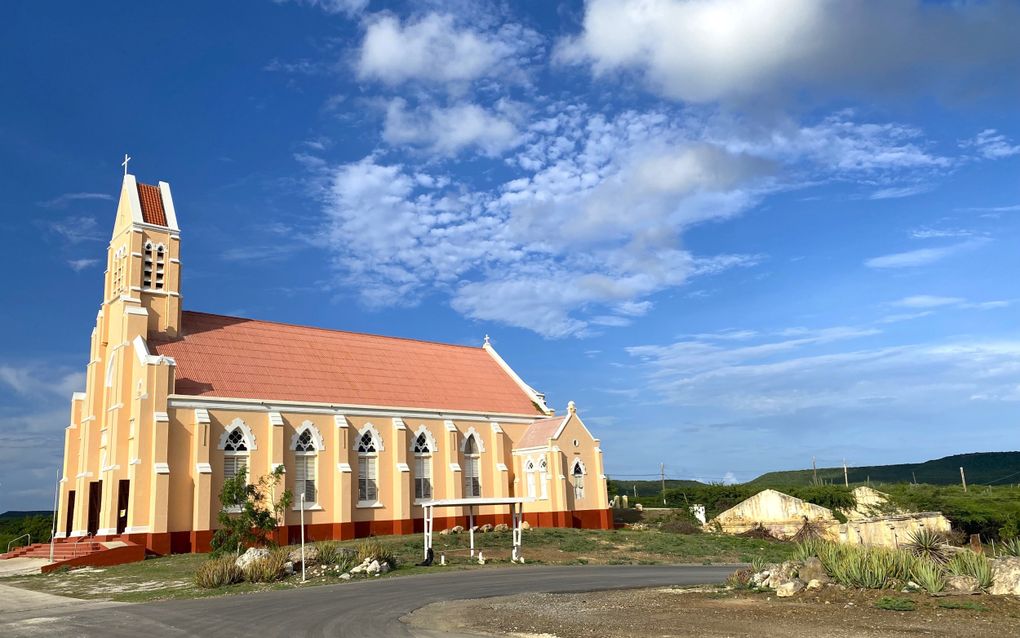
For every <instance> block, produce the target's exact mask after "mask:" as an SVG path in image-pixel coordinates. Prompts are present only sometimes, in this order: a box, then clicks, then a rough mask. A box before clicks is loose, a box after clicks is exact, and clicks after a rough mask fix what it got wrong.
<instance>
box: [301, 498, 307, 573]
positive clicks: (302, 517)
mask: <svg viewBox="0 0 1020 638" xmlns="http://www.w3.org/2000/svg"><path fill="white" fill-rule="evenodd" d="M301 582H302V583H305V582H308V581H307V579H306V578H305V493H304V492H301Z"/></svg>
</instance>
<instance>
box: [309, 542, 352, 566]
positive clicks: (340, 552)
mask: <svg viewBox="0 0 1020 638" xmlns="http://www.w3.org/2000/svg"><path fill="white" fill-rule="evenodd" d="M315 548H316V549H317V550H319V563H320V564H322V565H337V566H339V567H340V569H341V571H347V570H349V569H350V568H351V567H354V558H355V553H354V551H353V550H351V549H348V548H346V547H343V546H341V545H340V543H338V542H336V541H322V542H321V543H316V544H315Z"/></svg>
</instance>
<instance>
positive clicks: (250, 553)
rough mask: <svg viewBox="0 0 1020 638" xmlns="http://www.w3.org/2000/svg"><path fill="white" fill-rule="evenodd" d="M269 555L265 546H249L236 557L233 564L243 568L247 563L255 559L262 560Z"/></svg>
mask: <svg viewBox="0 0 1020 638" xmlns="http://www.w3.org/2000/svg"><path fill="white" fill-rule="evenodd" d="M268 556H269V550H268V549H266V548H265V547H249V548H248V549H247V550H246V551H245V552H244V553H243V554H241V555H240V556H238V557H237V560H236V561H234V564H235V565H237V566H238V567H240V568H241V569H244V568H245V567H247V566H248V565H250V564H252V563H254V562H255V561H257V560H262V559H263V558H266V557H268Z"/></svg>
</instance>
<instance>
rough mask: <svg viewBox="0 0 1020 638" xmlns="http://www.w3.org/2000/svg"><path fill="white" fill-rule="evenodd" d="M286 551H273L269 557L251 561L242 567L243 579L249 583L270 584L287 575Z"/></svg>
mask: <svg viewBox="0 0 1020 638" xmlns="http://www.w3.org/2000/svg"><path fill="white" fill-rule="evenodd" d="M287 554H288V552H287V550H285V549H274V550H272V551H270V552H269V555H268V556H266V557H264V558H260V559H258V560H253V561H252V562H250V563H248V564H247V565H245V567H244V578H245V580H247V581H248V582H250V583H272V582H274V581H277V580H280V579H281V578H283V577H284V576H286V575H287V568H286V565H285V563H286V562H287Z"/></svg>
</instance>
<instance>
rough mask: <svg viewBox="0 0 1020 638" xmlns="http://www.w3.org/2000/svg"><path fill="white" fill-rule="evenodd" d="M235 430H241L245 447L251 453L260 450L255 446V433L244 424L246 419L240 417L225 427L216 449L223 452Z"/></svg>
mask: <svg viewBox="0 0 1020 638" xmlns="http://www.w3.org/2000/svg"><path fill="white" fill-rule="evenodd" d="M235 428H240V429H241V436H243V437H244V446H245V447H246V448H248V451H249V452H254V451H255V450H257V449H258V447H257V446H256V444H255V433H254V432H252V431H251V428H250V427H248V424H247V423H245V422H244V419H241V418H240V417H238V418H236V419H234V420H233V421H231V422H230V424H229V425H224V426H223V434H221V435H220V441H219V443H218V444H217V446H216V449H218V450H223V449H226V447H227V437H228V436H230V433H231V432H233V431H234V429H235Z"/></svg>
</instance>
